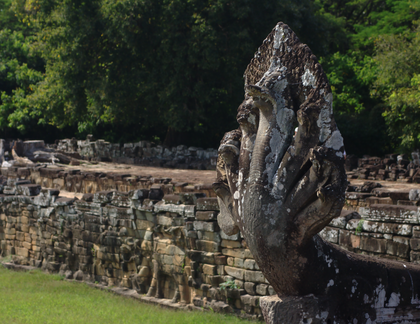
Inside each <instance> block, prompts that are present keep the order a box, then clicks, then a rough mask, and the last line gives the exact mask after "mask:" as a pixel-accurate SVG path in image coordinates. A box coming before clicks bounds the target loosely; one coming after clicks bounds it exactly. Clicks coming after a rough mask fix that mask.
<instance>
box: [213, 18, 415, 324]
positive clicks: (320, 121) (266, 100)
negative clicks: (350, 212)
mask: <svg viewBox="0 0 420 324" xmlns="http://www.w3.org/2000/svg"><path fill="white" fill-rule="evenodd" d="M332 99H333V98H332V93H331V89H330V86H329V84H328V80H327V78H326V76H325V74H324V72H323V70H322V67H321V65H320V64H319V63H318V62H317V59H316V57H315V56H314V55H313V54H312V52H311V50H310V49H309V48H308V46H306V45H304V44H302V43H301V42H300V41H299V39H298V38H297V36H296V35H295V34H294V33H293V31H292V30H291V29H290V28H289V27H288V26H287V25H285V24H283V23H278V24H277V25H276V27H275V28H274V29H273V31H272V32H271V33H270V34H269V35H268V37H267V38H266V39H265V40H264V42H263V44H262V45H261V47H260V48H259V49H258V51H257V53H256V54H255V57H254V58H253V59H252V60H251V63H250V64H249V65H248V67H247V69H246V71H245V99H244V101H243V103H242V104H241V105H240V107H239V109H238V115H237V120H238V123H239V125H240V128H239V129H238V130H234V131H232V132H229V133H227V134H225V136H224V138H223V139H222V141H221V145H220V148H219V159H218V164H217V182H216V183H215V184H214V188H215V191H216V193H217V195H218V199H219V204H220V207H221V213H220V214H219V216H218V222H219V224H220V227H221V229H222V230H223V231H224V232H225V233H226V234H228V235H233V234H235V233H237V232H238V231H239V230H240V232H241V233H242V235H243V237H244V240H245V241H246V243H247V246H248V247H249V250H250V251H251V253H252V254H253V255H254V256H255V261H256V262H257V264H258V266H259V268H260V269H261V271H262V273H263V274H264V276H265V277H266V278H267V280H268V281H269V282H270V284H271V285H272V286H273V288H274V290H275V291H276V293H277V296H272V297H264V298H261V299H260V304H261V309H262V312H263V314H264V318H265V320H266V322H267V323H331V324H332V323H418V322H419V321H420V311H419V310H418V308H419V305H420V301H419V293H420V285H419V283H420V267H418V266H417V267H416V266H413V265H412V264H406V263H398V262H395V261H389V260H379V259H373V258H369V257H367V256H362V255H358V254H354V253H351V252H347V251H345V250H342V249H340V248H337V246H335V245H332V244H329V243H328V242H326V241H324V240H322V239H321V237H320V236H319V235H318V234H317V233H318V232H319V231H321V230H322V229H323V228H324V227H325V226H326V225H327V224H328V223H330V222H331V221H332V220H333V219H334V218H336V217H337V216H339V215H340V212H341V210H342V207H343V205H344V203H345V190H346V187H347V181H346V174H345V168H344V164H345V159H344V145H343V139H342V137H341V135H340V132H339V130H338V129H337V126H336V124H335V121H334V117H333V110H332ZM295 126H297V132H296V133H295V132H294V128H295ZM378 214H379V215H380V213H378ZM378 214H377V216H379V215H378Z"/></svg>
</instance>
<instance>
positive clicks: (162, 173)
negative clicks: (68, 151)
mask: <svg viewBox="0 0 420 324" xmlns="http://www.w3.org/2000/svg"><path fill="white" fill-rule="evenodd" d="M59 166H60V167H62V168H65V169H74V170H81V171H91V172H104V173H120V174H131V175H136V176H148V175H151V176H152V177H155V178H171V179H172V183H176V182H188V183H189V184H203V183H213V182H214V181H215V180H216V171H212V170H181V169H168V168H158V167H149V166H139V165H128V164H117V163H107V162H98V163H97V164H92V163H82V164H81V165H78V166H69V165H59Z"/></svg>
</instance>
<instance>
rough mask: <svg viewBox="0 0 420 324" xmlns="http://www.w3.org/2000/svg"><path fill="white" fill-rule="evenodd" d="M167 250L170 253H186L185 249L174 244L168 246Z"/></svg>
mask: <svg viewBox="0 0 420 324" xmlns="http://www.w3.org/2000/svg"><path fill="white" fill-rule="evenodd" d="M165 252H166V254H169V255H185V251H183V250H182V249H180V248H179V247H178V246H176V245H172V244H171V245H167V246H166V249H165Z"/></svg>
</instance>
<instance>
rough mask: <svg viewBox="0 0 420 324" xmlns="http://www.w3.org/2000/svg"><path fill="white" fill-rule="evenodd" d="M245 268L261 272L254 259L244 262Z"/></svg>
mask: <svg viewBox="0 0 420 324" xmlns="http://www.w3.org/2000/svg"><path fill="white" fill-rule="evenodd" d="M244 268H245V269H248V270H259V268H258V265H257V263H256V262H255V260H252V259H246V260H245V261H244Z"/></svg>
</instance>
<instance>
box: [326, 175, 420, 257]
mask: <svg viewBox="0 0 420 324" xmlns="http://www.w3.org/2000/svg"><path fill="white" fill-rule="evenodd" d="M367 184H370V187H372V186H373V187H374V185H375V183H371V182H370V183H367ZM362 187H363V186H362ZM365 187H366V188H367V187H369V186H365ZM359 189H360V188H359ZM417 191H418V190H417V189H411V190H410V189H405V190H401V189H400V190H389V189H385V188H381V187H376V188H373V189H372V190H369V192H360V191H359V192H347V193H346V205H345V210H343V212H342V213H341V216H340V217H338V218H336V219H333V221H332V222H331V223H330V224H329V225H328V226H327V227H325V228H324V229H323V230H322V231H321V233H320V234H321V236H322V237H323V238H324V239H326V240H327V241H329V242H331V243H334V244H338V245H340V246H341V247H342V248H345V249H347V250H349V251H352V252H356V253H362V254H366V255H373V256H377V257H382V258H388V259H394V260H401V261H406V262H413V263H417V264H418V263H420V209H419V207H418V205H419V196H418V194H417ZM410 198H411V199H410Z"/></svg>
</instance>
